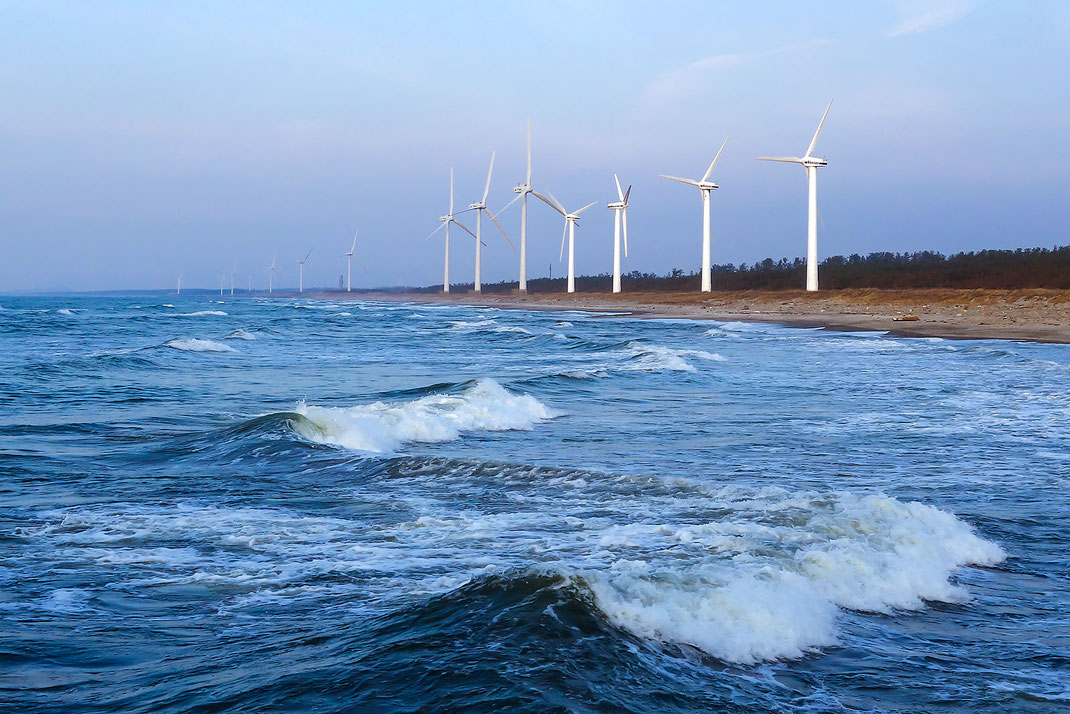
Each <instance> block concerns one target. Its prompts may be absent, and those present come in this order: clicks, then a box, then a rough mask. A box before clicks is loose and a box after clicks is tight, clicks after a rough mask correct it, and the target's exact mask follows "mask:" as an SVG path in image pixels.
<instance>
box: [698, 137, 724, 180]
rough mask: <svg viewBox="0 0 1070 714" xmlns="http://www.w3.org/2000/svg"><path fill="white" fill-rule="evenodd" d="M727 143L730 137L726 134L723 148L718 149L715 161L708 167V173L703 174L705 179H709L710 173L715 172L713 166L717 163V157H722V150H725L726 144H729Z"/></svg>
mask: <svg viewBox="0 0 1070 714" xmlns="http://www.w3.org/2000/svg"><path fill="white" fill-rule="evenodd" d="M727 143H728V137H727V136H726V137H725V139H724V144H721V148H720V149H718V150H717V156H714V157H713V161H711V162H710V167H709V168H708V169H706V173H705V174H703V176H702V180H703V181H705V180H706V179H708V178H709V177H710V174H712V173H713V167H714V165H715V164H716V163H717V159H719V158H721V152H722V151H724V147H725V144H727Z"/></svg>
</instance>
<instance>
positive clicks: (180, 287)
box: [175, 273, 182, 295]
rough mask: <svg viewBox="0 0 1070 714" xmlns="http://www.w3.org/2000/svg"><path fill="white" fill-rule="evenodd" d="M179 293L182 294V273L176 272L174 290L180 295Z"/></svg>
mask: <svg viewBox="0 0 1070 714" xmlns="http://www.w3.org/2000/svg"><path fill="white" fill-rule="evenodd" d="M181 294H182V273H179V274H178V290H177V291H176V292H175V295H181Z"/></svg>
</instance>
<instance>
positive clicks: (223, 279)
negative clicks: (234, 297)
mask: <svg viewBox="0 0 1070 714" xmlns="http://www.w3.org/2000/svg"><path fill="white" fill-rule="evenodd" d="M226 281H227V276H226V274H224V273H220V274H219V297H223V283H225V282H226Z"/></svg>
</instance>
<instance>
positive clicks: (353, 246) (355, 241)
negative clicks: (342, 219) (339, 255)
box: [349, 229, 359, 253]
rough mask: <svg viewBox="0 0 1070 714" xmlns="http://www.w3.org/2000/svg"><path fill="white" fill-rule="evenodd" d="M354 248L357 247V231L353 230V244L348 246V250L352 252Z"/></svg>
mask: <svg viewBox="0 0 1070 714" xmlns="http://www.w3.org/2000/svg"><path fill="white" fill-rule="evenodd" d="M358 230H359V229H358ZM356 249H357V231H353V245H352V246H350V248H349V252H350V253H352V252H353V251H355V250H356Z"/></svg>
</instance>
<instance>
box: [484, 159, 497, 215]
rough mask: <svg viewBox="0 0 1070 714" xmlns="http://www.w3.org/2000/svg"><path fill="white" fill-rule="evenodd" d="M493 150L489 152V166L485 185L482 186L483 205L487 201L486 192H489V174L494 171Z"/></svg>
mask: <svg viewBox="0 0 1070 714" xmlns="http://www.w3.org/2000/svg"><path fill="white" fill-rule="evenodd" d="M494 154H495V152H494V151H491V152H490V168H489V169H487V185H486V186H484V187H483V201H482V203H483V205H486V203H487V194H489V193H490V175H491V174H492V173H493V172H494Z"/></svg>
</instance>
